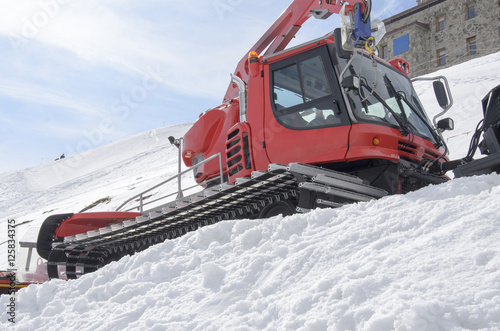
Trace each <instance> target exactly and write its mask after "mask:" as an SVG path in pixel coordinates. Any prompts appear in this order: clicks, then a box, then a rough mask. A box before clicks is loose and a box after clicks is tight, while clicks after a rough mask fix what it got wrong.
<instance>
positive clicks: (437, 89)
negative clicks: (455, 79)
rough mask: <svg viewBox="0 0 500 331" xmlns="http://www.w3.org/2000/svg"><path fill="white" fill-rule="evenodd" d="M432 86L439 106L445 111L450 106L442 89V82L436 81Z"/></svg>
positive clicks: (444, 90)
mask: <svg viewBox="0 0 500 331" xmlns="http://www.w3.org/2000/svg"><path fill="white" fill-rule="evenodd" d="M432 85H433V86H434V94H436V99H437V101H438V103H439V106H440V107H441V108H443V109H445V108H446V107H448V106H449V105H450V101H449V100H448V95H447V94H446V88H445V87H444V84H443V82H441V81H439V80H438V81H435V82H433V83H432Z"/></svg>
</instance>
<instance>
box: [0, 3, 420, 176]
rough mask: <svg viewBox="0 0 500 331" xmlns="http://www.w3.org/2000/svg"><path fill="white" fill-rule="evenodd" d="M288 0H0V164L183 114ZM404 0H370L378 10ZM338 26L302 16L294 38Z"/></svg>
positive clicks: (8, 167)
mask: <svg viewBox="0 0 500 331" xmlns="http://www.w3.org/2000/svg"><path fill="white" fill-rule="evenodd" d="M290 3H291V1H290V0H274V1H269V0H253V1H243V0H191V1H186V0H142V1H130V0H108V1H97V0H87V1H77V0H23V1H11V0H0V141H1V142H0V173H2V172H7V171H13V170H17V169H22V168H26V167H32V166H36V165H39V164H41V163H47V162H52V160H54V159H55V158H57V157H59V155H61V154H62V153H65V154H66V155H67V156H69V155H73V154H76V153H79V152H82V151H85V150H88V149H92V148H95V147H98V146H100V145H103V144H107V143H110V142H112V141H116V140H119V139H122V138H125V137H128V136H131V135H134V134H137V133H141V132H145V131H148V130H153V129H155V128H159V127H162V126H167V125H173V124H180V123H187V122H194V121H195V120H196V119H197V118H198V116H199V114H201V113H203V112H204V111H206V110H207V109H209V108H211V107H214V106H217V105H218V104H220V103H221V101H222V98H223V96H224V94H225V91H226V88H227V86H228V84H229V74H230V73H231V72H233V71H234V68H235V66H236V64H237V63H238V61H239V60H240V59H241V58H242V57H243V56H245V54H247V51H248V50H249V49H250V47H251V46H252V45H253V44H254V43H255V42H256V41H257V40H258V38H259V37H260V36H261V35H262V34H263V33H264V32H265V31H266V30H267V29H268V27H269V26H270V25H271V24H272V23H273V22H274V21H275V20H276V18H277V17H278V16H279V15H280V14H281V12H282V11H283V10H284V9H286V8H287V7H288V5H289V4H290ZM415 5H416V1H412V0H405V1H395V0H385V1H384V0H380V1H377V0H374V9H373V12H374V13H375V14H377V15H378V16H381V17H388V16H391V15H394V14H396V13H399V12H401V11H403V10H406V9H408V8H411V7H413V6H415ZM337 26H338V16H337V15H334V16H332V17H331V18H330V19H328V20H327V21H317V22H313V20H310V21H308V22H307V23H306V24H305V25H304V28H303V30H301V31H300V32H299V35H298V36H297V38H296V39H295V41H294V43H300V42H304V41H306V40H308V39H311V38H315V37H318V36H321V35H323V34H325V33H327V32H329V31H331V30H333V29H334V28H335V27H337Z"/></svg>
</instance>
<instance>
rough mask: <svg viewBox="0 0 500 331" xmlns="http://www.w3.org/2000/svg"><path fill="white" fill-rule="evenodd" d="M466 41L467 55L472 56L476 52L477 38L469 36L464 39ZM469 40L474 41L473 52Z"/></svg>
mask: <svg viewBox="0 0 500 331" xmlns="http://www.w3.org/2000/svg"><path fill="white" fill-rule="evenodd" d="M466 41H467V53H468V54H469V56H473V55H476V54H477V38H476V36H474V37H470V38H467V39H466ZM471 42H474V53H471Z"/></svg>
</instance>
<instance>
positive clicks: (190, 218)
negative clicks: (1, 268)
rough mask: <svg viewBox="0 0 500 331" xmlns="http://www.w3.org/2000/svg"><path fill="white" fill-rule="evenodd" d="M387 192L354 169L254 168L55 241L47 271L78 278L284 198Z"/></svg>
mask: <svg viewBox="0 0 500 331" xmlns="http://www.w3.org/2000/svg"><path fill="white" fill-rule="evenodd" d="M385 195H387V192H386V191H384V190H381V189H378V188H376V187H373V186H369V185H366V184H365V183H364V182H363V180H362V179H360V178H358V177H355V176H351V175H348V174H344V173H339V172H336V171H331V170H327V169H324V168H319V167H315V166H311V165H305V164H300V163H291V164H290V165H288V166H286V165H281V164H271V165H270V166H269V170H268V171H267V172H261V171H256V172H253V173H252V176H251V178H240V179H238V180H237V182H236V184H233V185H231V184H221V185H217V186H215V187H211V188H207V189H205V190H204V191H202V192H200V193H197V194H195V195H192V196H189V197H186V198H183V199H181V200H178V201H174V202H172V203H170V204H167V205H165V206H163V207H162V208H160V209H159V210H158V209H156V210H153V211H151V212H148V213H147V214H145V215H142V216H139V217H137V218H136V219H135V220H129V221H125V222H123V223H120V224H114V225H112V226H108V227H106V228H102V229H100V230H98V231H91V232H88V233H87V234H82V235H78V236H76V237H72V238H65V241H64V243H54V244H53V248H52V251H51V252H50V255H49V258H48V264H47V272H48V275H49V277H50V278H59V276H61V274H65V275H66V277H67V278H68V279H75V278H78V277H79V276H81V275H83V274H86V273H89V272H93V271H95V270H97V269H99V268H100V267H102V266H104V265H106V264H108V263H110V262H112V261H117V260H119V259H120V258H122V257H123V256H125V255H130V254H133V253H135V252H139V251H142V250H144V249H146V248H148V247H150V246H152V245H155V244H158V243H161V242H163V241H165V240H168V239H174V238H177V237H180V236H182V235H184V234H186V233H187V232H190V231H194V230H196V229H198V228H199V227H202V226H206V225H210V224H214V223H217V222H220V221H223V220H229V219H243V218H256V217H259V215H261V212H262V211H263V210H264V208H266V207H267V206H270V205H272V204H274V203H277V202H280V201H286V202H287V203H288V204H291V205H293V206H296V211H298V212H305V211H308V210H309V209H311V208H314V207H317V206H318V207H339V206H342V205H344V204H347V203H352V202H357V201H369V200H373V199H378V198H381V197H383V196H385ZM75 238H81V239H75ZM60 266H62V267H63V268H60Z"/></svg>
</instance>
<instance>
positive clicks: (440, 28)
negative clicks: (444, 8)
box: [436, 15, 445, 32]
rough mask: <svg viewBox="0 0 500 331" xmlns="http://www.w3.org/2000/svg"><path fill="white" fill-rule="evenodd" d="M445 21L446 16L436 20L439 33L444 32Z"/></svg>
mask: <svg viewBox="0 0 500 331" xmlns="http://www.w3.org/2000/svg"><path fill="white" fill-rule="evenodd" d="M444 21H445V15H441V16H438V17H437V19H436V22H437V31H438V32H439V31H443V30H444Z"/></svg>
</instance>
